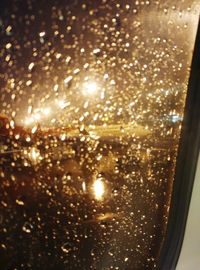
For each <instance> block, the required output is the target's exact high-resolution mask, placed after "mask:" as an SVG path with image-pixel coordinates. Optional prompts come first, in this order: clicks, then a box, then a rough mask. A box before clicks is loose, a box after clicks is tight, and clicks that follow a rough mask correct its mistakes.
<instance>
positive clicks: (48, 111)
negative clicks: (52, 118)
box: [42, 108, 51, 116]
mask: <svg viewBox="0 0 200 270" xmlns="http://www.w3.org/2000/svg"><path fill="white" fill-rule="evenodd" d="M42 112H43V114H44V115H46V116H48V115H49V114H50V113H51V109H50V108H44V109H43V110H42Z"/></svg>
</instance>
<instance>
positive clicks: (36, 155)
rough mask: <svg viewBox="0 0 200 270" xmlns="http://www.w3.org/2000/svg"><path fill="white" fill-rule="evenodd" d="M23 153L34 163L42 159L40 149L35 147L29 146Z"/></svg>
mask: <svg viewBox="0 0 200 270" xmlns="http://www.w3.org/2000/svg"><path fill="white" fill-rule="evenodd" d="M24 155H25V157H26V158H27V159H28V160H29V161H31V163H32V164H34V165H36V164H38V163H39V162H40V161H41V159H42V156H41V154H40V150H39V149H37V148H36V147H31V148H30V149H29V150H25V151H24Z"/></svg>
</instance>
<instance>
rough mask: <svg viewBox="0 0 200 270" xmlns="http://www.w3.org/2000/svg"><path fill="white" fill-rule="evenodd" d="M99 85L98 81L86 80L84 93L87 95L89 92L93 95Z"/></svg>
mask: <svg viewBox="0 0 200 270" xmlns="http://www.w3.org/2000/svg"><path fill="white" fill-rule="evenodd" d="M97 89H98V86H97V84H96V82H92V81H91V82H86V83H85V84H84V87H83V93H84V94H85V95H87V94H89V95H92V94H94V93H96V92H97Z"/></svg>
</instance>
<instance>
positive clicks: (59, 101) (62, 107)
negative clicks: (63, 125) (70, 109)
mask: <svg viewBox="0 0 200 270" xmlns="http://www.w3.org/2000/svg"><path fill="white" fill-rule="evenodd" d="M69 105H70V102H66V101H65V100H63V99H60V100H58V106H59V108H60V109H64V108H66V107H67V106H69Z"/></svg>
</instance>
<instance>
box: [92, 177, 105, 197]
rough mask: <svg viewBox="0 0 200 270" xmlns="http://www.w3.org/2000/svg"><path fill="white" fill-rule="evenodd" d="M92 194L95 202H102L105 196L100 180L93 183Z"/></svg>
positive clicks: (103, 186)
mask: <svg viewBox="0 0 200 270" xmlns="http://www.w3.org/2000/svg"><path fill="white" fill-rule="evenodd" d="M93 192H94V196H95V199H96V200H102V199H103V196H104V194H105V185H104V183H103V180H102V178H98V179H96V180H95V181H94V183H93Z"/></svg>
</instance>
